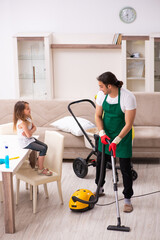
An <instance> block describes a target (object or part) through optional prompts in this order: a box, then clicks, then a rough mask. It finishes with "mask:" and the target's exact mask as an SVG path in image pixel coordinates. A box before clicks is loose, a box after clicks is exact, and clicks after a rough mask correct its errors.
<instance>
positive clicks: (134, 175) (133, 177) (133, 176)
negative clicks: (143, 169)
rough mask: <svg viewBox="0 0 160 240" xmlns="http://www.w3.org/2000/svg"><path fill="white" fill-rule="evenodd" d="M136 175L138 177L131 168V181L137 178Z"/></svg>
mask: <svg viewBox="0 0 160 240" xmlns="http://www.w3.org/2000/svg"><path fill="white" fill-rule="evenodd" d="M137 177H138V174H137V172H136V171H135V170H133V169H132V179H133V181H135V180H136V179H137Z"/></svg>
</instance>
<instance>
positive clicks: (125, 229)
mask: <svg viewBox="0 0 160 240" xmlns="http://www.w3.org/2000/svg"><path fill="white" fill-rule="evenodd" d="M111 163H112V174H113V189H114V192H115V199H116V210H117V225H109V226H108V227H107V230H113V231H123V232H129V231H130V228H129V227H125V226H121V218H120V212H119V202H118V187H117V179H116V171H115V159H114V157H113V151H112V150H111Z"/></svg>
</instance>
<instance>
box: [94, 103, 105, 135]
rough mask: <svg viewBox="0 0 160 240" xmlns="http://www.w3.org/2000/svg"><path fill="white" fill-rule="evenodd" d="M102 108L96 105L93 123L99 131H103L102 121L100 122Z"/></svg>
mask: <svg viewBox="0 0 160 240" xmlns="http://www.w3.org/2000/svg"><path fill="white" fill-rule="evenodd" d="M102 114H103V108H102V106H99V105H97V104H96V114H95V122H96V125H97V128H98V130H99V131H101V130H103V129H104V127H103V120H102Z"/></svg>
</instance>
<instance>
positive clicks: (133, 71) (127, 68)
mask: <svg viewBox="0 0 160 240" xmlns="http://www.w3.org/2000/svg"><path fill="white" fill-rule="evenodd" d="M122 65H123V66H122V69H123V70H122V71H123V82H124V86H125V87H126V88H127V89H128V90H130V91H134V92H145V91H149V36H122Z"/></svg>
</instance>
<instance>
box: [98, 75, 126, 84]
mask: <svg viewBox="0 0 160 240" xmlns="http://www.w3.org/2000/svg"><path fill="white" fill-rule="evenodd" d="M97 80H98V81H101V82H102V83H103V84H105V85H106V87H107V86H108V85H109V84H111V85H114V86H116V87H118V88H121V87H122V85H123V82H122V81H119V80H118V79H117V78H116V76H115V75H114V74H113V73H112V72H105V73H102V74H101V75H100V76H99V77H97Z"/></svg>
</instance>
